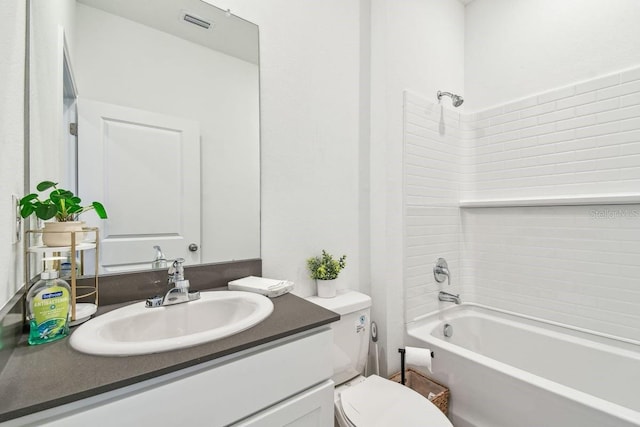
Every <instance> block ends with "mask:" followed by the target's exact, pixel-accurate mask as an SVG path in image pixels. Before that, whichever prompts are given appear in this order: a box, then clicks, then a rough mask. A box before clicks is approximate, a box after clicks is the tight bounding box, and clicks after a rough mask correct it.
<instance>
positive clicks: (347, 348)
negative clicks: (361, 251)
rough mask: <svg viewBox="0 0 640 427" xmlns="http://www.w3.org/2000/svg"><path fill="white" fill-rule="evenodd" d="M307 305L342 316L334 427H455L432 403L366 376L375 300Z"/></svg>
mask: <svg viewBox="0 0 640 427" xmlns="http://www.w3.org/2000/svg"><path fill="white" fill-rule="evenodd" d="M307 299H308V300H309V301H311V302H313V303H315V304H318V305H320V306H322V307H324V308H326V309H328V310H331V311H335V312H336V313H338V314H340V316H341V317H340V320H339V321H338V322H335V323H333V324H332V325H331V327H332V329H333V342H334V345H333V377H332V379H333V381H334V382H335V383H336V389H335V395H334V399H335V417H336V425H338V426H342V427H353V426H357V427H374V426H379V427H389V426H403V427H414V426H415V427H418V426H421V427H453V425H452V424H451V422H450V421H449V419H448V418H447V417H446V416H445V415H444V414H443V413H442V412H441V411H440V410H439V409H438V408H437V407H436V406H435V405H434V404H433V403H431V402H429V400H427V399H426V398H425V397H423V396H421V395H420V394H418V393H417V392H415V391H413V390H411V389H410V388H409V387H405V386H403V385H400V384H398V383H395V382H393V381H391V380H387V379H385V378H381V377H379V376H377V375H372V376H370V377H368V378H365V377H363V376H362V374H363V372H364V367H365V361H366V359H367V353H368V348H369V334H370V331H369V323H370V318H369V317H370V313H371V298H370V297H368V296H367V295H364V294H361V293H359V292H354V291H347V292H344V293H340V294H338V295H337V296H336V297H335V298H319V297H309V298H307Z"/></svg>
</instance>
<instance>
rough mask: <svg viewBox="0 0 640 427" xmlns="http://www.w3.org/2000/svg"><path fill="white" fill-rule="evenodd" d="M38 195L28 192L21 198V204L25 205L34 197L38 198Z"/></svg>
mask: <svg viewBox="0 0 640 427" xmlns="http://www.w3.org/2000/svg"><path fill="white" fill-rule="evenodd" d="M37 198H38V195H37V194H35V193H31V194H27V195H26V196H24V197H23V198H22V199H20V206H24V205H25V204H26V203H28V202H30V201H32V200H33V199H37Z"/></svg>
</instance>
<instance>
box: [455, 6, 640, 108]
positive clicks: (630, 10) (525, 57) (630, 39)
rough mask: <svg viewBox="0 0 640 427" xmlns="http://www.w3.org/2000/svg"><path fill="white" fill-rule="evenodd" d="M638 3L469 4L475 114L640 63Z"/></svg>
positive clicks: (469, 94) (468, 59) (469, 77)
mask: <svg viewBox="0 0 640 427" xmlns="http://www.w3.org/2000/svg"><path fill="white" fill-rule="evenodd" d="M638 22H640V7H638V2H637V1H636V0H608V1H602V0H535V1H532V0H475V1H473V2H471V3H470V4H469V5H468V6H467V7H466V21H465V27H464V30H465V88H464V89H465V95H466V96H465V98H466V102H465V105H466V106H467V107H468V108H467V111H476V110H481V109H485V108H487V107H490V106H493V105H498V104H502V103H506V102H511V101H513V100H516V99H518V98H521V97H525V96H529V95H532V94H535V93H539V92H545V91H547V90H550V89H553V88H556V87H560V86H566V85H569V84H574V83H576V82H578V81H581V80H587V79H591V78H594V77H596V76H599V75H603V74H608V73H611V72H616V71H619V70H621V69H624V68H627V67H632V66H635V65H637V63H638V57H639V56H640V37H639V35H638Z"/></svg>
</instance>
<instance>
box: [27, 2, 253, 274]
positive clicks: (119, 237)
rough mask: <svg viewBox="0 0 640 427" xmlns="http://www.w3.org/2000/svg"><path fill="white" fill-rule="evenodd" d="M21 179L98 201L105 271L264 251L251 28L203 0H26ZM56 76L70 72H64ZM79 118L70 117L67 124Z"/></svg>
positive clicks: (93, 222)
mask: <svg viewBox="0 0 640 427" xmlns="http://www.w3.org/2000/svg"><path fill="white" fill-rule="evenodd" d="M29 15H30V42H29V50H30V52H29V101H30V124H29V149H30V155H29V172H28V173H29V179H30V183H31V187H32V188H35V185H36V184H37V183H38V182H40V181H42V180H45V179H52V177H60V178H59V179H60V181H61V185H62V184H64V186H65V188H71V189H74V190H75V189H77V191H78V194H79V195H80V196H81V197H82V198H83V201H88V202H90V201H93V200H99V201H101V202H102V203H103V204H104V205H105V206H106V208H107V211H108V213H109V219H108V220H105V221H98V220H97V218H96V217H95V215H93V214H92V213H91V212H88V213H85V214H83V216H82V217H81V218H80V219H81V220H83V221H86V222H87V223H88V224H89V225H92V226H94V225H99V226H100V227H101V234H102V235H101V242H102V244H101V259H102V261H101V268H100V271H101V272H102V273H109V272H121V271H134V270H144V269H149V268H151V262H152V260H153V259H154V256H155V251H154V250H153V247H154V246H155V245H159V246H161V247H162V249H163V251H164V253H165V255H166V257H167V258H169V259H173V258H178V257H182V258H185V259H186V261H187V262H186V263H187V264H198V263H214V262H226V261H232V260H243V259H255V258H259V257H260V127H259V125H260V111H259V44H258V27H257V26H256V25H255V24H252V23H250V22H248V21H245V20H243V19H242V18H240V17H238V16H235V15H233V14H232V13H231V12H230V11H224V10H221V9H219V8H217V7H215V6H213V5H211V4H208V3H207V2H205V1H201V0H77V1H76V0H55V1H52V0H31V1H30V12H29ZM65 76H66V77H65ZM76 124H77V126H76Z"/></svg>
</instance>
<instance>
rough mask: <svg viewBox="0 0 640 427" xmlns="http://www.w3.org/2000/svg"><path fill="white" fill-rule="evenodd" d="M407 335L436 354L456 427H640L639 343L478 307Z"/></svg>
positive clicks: (445, 315)
mask: <svg viewBox="0 0 640 427" xmlns="http://www.w3.org/2000/svg"><path fill="white" fill-rule="evenodd" d="M446 324H448V325H451V330H452V335H451V336H450V337H448V338H447V337H445V336H444V333H443V331H444V326H445V325H446ZM407 335H408V336H407V337H406V338H407V339H406V342H407V345H410V346H418V347H426V348H430V349H431V350H432V351H433V356H434V357H433V359H432V371H433V373H432V374H431V375H430V376H432V377H433V378H434V379H435V380H437V381H439V382H442V383H443V384H445V385H447V386H448V387H449V388H450V390H451V401H450V413H449V416H450V418H451V421H452V423H453V424H454V425H455V426H456V427H472V426H473V427H631V426H634V427H638V426H640V343H638V342H635V341H631V340H623V339H616V338H615V337H609V336H606V335H602V334H596V333H591V332H589V331H586V330H579V329H574V328H570V327H567V326H565V325H561V324H557V323H553V322H547V321H543V320H540V319H535V318H532V317H527V316H522V315H517V314H515V313H510V312H506V311H502V310H497V309H493V308H489V307H485V306H481V305H477V304H461V305H459V306H452V307H449V308H447V309H445V310H441V311H439V312H435V313H432V314H429V315H426V316H424V317H422V318H420V319H417V320H416V321H414V322H411V323H409V324H408V325H407Z"/></svg>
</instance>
